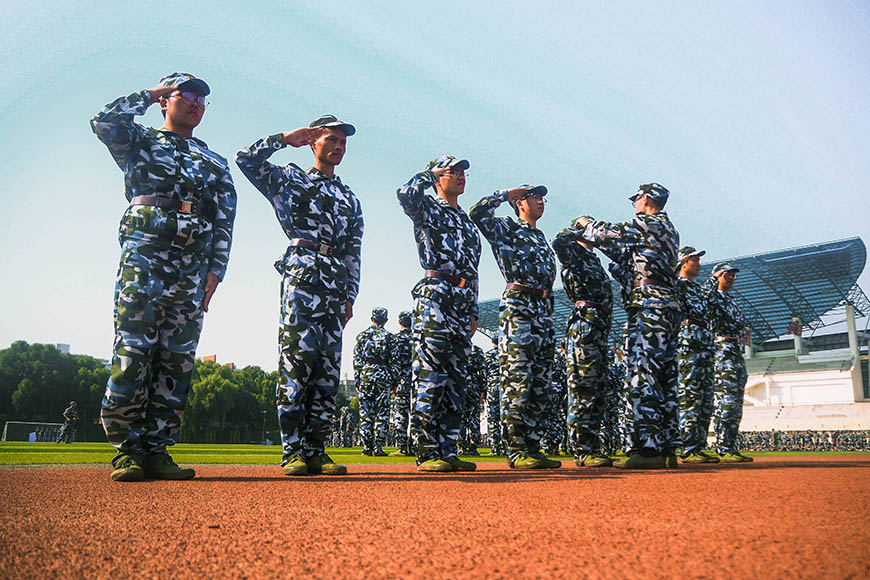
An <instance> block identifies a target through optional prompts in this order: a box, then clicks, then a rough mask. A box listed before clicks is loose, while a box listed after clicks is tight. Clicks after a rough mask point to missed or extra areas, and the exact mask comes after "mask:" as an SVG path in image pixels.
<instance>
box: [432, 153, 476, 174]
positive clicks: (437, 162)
mask: <svg viewBox="0 0 870 580" xmlns="http://www.w3.org/2000/svg"><path fill="white" fill-rule="evenodd" d="M457 165H458V166H459V167H461V168H462V170H463V171H466V170H467V169H468V168H469V167H471V163H469V162H468V160H467V159H457V158H456V157H454V156H453V155H442V156H441V157H436V158H435V159H433V160H432V161H430V162H429V163H427V164H426V170H427V171H431V170H433V169H440V168H442V167H447V168H448V169H449V168H450V167H455V166H457Z"/></svg>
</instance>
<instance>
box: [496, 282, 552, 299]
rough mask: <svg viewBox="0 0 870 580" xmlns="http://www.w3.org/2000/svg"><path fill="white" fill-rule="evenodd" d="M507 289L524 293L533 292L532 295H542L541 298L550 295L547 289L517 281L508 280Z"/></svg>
mask: <svg viewBox="0 0 870 580" xmlns="http://www.w3.org/2000/svg"><path fill="white" fill-rule="evenodd" d="M505 290H516V291H517V292H522V293H523V294H531V295H532V296H540V297H541V298H546V297H547V295H549V292H548V291H547V290H541V289H540V288H535V287H534V286H527V285H525V284H519V283H517V282H508V283H507V284H506V285H505Z"/></svg>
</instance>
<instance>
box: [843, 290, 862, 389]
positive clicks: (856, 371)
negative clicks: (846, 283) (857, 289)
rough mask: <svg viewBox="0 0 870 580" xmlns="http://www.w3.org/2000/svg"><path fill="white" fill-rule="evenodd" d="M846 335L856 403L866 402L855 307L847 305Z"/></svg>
mask: <svg viewBox="0 0 870 580" xmlns="http://www.w3.org/2000/svg"><path fill="white" fill-rule="evenodd" d="M846 333H847V334H848V335H849V351H850V352H851V353H852V391H853V393H854V395H855V400H856V401H863V400H864V381H863V378H862V377H861V351H860V350H859V349H858V330H857V329H856V327H855V307H854V306H852V305H851V304H846Z"/></svg>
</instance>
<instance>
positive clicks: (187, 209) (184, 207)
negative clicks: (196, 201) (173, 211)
mask: <svg viewBox="0 0 870 580" xmlns="http://www.w3.org/2000/svg"><path fill="white" fill-rule="evenodd" d="M178 211H180V212H181V213H193V202H192V201H182V202H181V209H179V210H178Z"/></svg>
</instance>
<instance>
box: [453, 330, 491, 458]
mask: <svg viewBox="0 0 870 580" xmlns="http://www.w3.org/2000/svg"><path fill="white" fill-rule="evenodd" d="M484 393H486V355H485V354H484V352H483V349H482V348H480V347H479V346H477V345H473V346H472V347H471V356H470V357H469V358H468V383H467V393H466V396H465V404H464V405H463V406H462V424H461V426H460V429H459V441H460V450H461V453H462V455H472V456H478V455H480V452H479V451H478V450H477V448H478V447H480V410H481V398H482V397H483V396H484Z"/></svg>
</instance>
